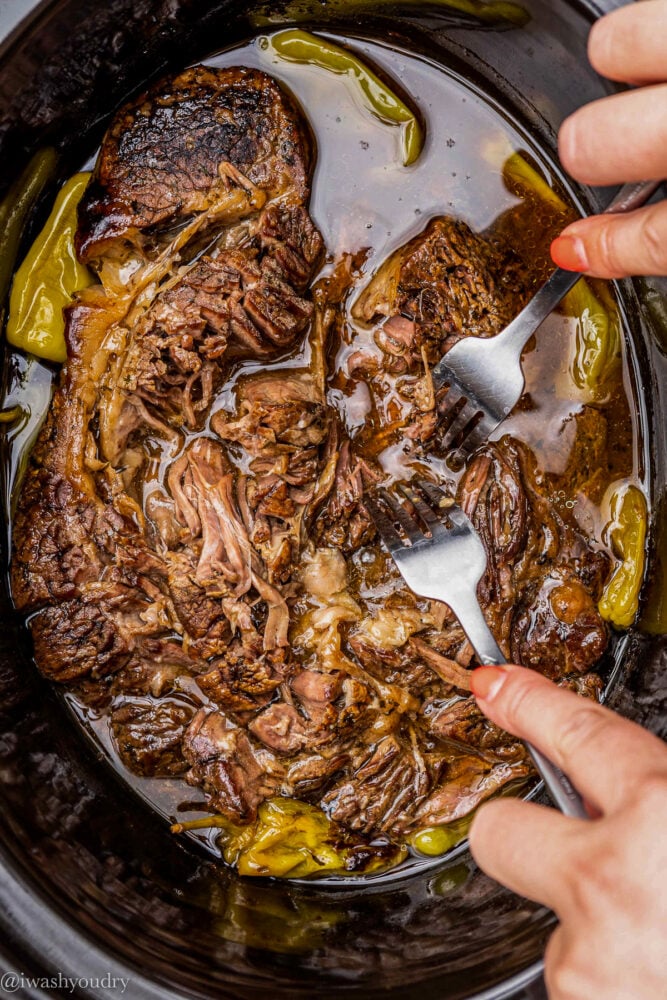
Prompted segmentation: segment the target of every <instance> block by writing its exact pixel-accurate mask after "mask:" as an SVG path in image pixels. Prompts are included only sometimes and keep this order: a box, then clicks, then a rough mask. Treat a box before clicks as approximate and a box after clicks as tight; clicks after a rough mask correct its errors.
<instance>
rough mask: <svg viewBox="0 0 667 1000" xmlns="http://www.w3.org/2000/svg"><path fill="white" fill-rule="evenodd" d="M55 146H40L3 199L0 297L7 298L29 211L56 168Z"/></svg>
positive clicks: (0, 232) (0, 205) (0, 234)
mask: <svg viewBox="0 0 667 1000" xmlns="http://www.w3.org/2000/svg"><path fill="white" fill-rule="evenodd" d="M56 161H57V156H56V152H55V150H54V149H51V148H50V147H47V148H46V149H40V150H39V151H38V152H37V153H35V155H34V156H33V157H32V159H31V160H30V162H29V163H28V165H27V166H26V168H25V169H24V170H23V172H22V173H21V175H20V176H19V177H18V179H17V180H16V181H14V183H13V184H12V186H11V187H10V188H9V191H8V192H7V194H6V195H5V197H4V198H3V200H2V203H0V300H4V298H5V294H6V293H7V289H8V288H9V284H10V282H11V280H12V271H13V269H14V262H15V260H16V254H17V252H18V248H19V243H20V242H21V234H22V232H23V226H24V224H25V220H26V219H27V217H28V214H29V212H30V210H31V208H32V207H33V205H34V204H35V202H36V201H37V199H38V198H39V196H40V194H41V193H42V191H43V190H44V188H45V186H46V185H47V184H48V182H49V181H50V180H51V177H52V176H53V173H54V171H55V168H56Z"/></svg>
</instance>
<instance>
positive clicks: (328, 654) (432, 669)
mask: <svg viewBox="0 0 667 1000" xmlns="http://www.w3.org/2000/svg"><path fill="white" fill-rule="evenodd" d="M311 158H312V151H311V143H310V137H309V133H308V130H307V127H306V125H305V122H304V120H303V118H302V116H301V114H300V112H299V110H298V109H297V108H296V107H295V106H294V103H293V101H292V100H291V98H289V97H288V95H286V94H285V93H284V92H283V91H282V90H281V88H280V87H279V86H278V84H277V83H276V82H275V81H274V80H272V79H271V78H269V77H267V76H266V75H264V74H262V73H260V72H258V71H256V70H249V69H228V70H214V69H208V68H204V67H196V68H194V69H191V70H188V71H187V72H185V73H183V74H181V75H180V76H177V77H175V78H172V79H169V80H167V81H165V82H162V83H161V84H159V85H157V86H156V87H154V88H153V89H152V90H151V91H149V92H148V93H147V94H146V95H144V96H142V97H141V98H139V99H138V100H136V101H134V102H133V103H132V104H130V105H128V106H127V107H125V108H123V109H122V110H121V111H120V113H119V114H118V115H117V117H116V119H115V120H114V121H113V123H112V125H111V127H110V129H109V132H108V133H107V136H106V138H105V140H104V143H103V145H102V150H101V153H100V156H99V159H98V164H97V167H96V170H95V174H94V177H93V180H92V182H91V184H90V186H89V188H88V191H87V194H86V196H85V198H84V202H83V204H82V206H81V211H80V224H79V233H78V246H79V253H80V257H81V259H82V260H85V261H86V262H88V263H89V264H90V266H91V267H93V268H94V269H95V271H96V272H97V274H98V275H99V279H100V283H99V284H98V285H96V286H93V287H92V288H91V289H89V290H87V291H86V292H84V293H82V294H81V296H80V298H79V300H78V302H77V303H76V304H75V305H74V306H73V307H72V308H71V309H70V310H69V315H68V321H67V342H68V363H67V365H66V367H65V369H64V371H63V373H62V378H61V381H60V384H59V386H58V388H57V391H56V394H55V398H54V400H53V404H52V407H51V410H50V413H49V416H48V419H47V422H46V425H45V427H44V429H43V430H42V433H41V435H40V438H39V441H38V443H37V446H36V448H35V449H34V452H33V455H32V460H31V465H30V468H29V471H28V474H27V476H26V479H25V482H24V485H23V491H22V495H21V499H20V503H19V508H18V513H17V517H16V522H15V530H14V557H13V563H12V579H13V592H14V597H15V600H16V603H17V606H18V607H19V608H20V609H21V610H23V611H24V612H26V613H29V614H30V615H31V618H30V624H31V628H32V633H33V637H34V641H35V654H36V658H37V661H38V664H39V666H40V668H41V670H42V671H43V672H44V674H45V675H46V676H48V677H50V678H53V679H54V680H58V681H62V682H66V683H69V684H76V683H78V684H79V685H85V688H86V692H87V697H89V698H90V697H91V686H92V687H95V686H97V688H98V689H99V703H100V704H104V705H106V706H107V707H108V710H109V725H110V731H111V733H112V736H113V739H114V741H115V745H116V747H117V750H118V753H119V755H120V756H121V758H122V760H123V762H124V764H125V765H126V766H127V767H128V768H130V769H133V770H135V771H136V772H137V773H139V774H141V775H154V776H175V775H180V774H184V775H185V778H186V780H187V781H188V782H189V783H190V784H193V785H197V786H199V787H200V788H201V789H203V791H204V792H205V793H206V796H207V799H208V802H209V805H210V808H211V809H212V810H213V811H215V812H216V813H219V814H221V815H222V816H223V817H225V818H226V819H227V820H229V821H230V822H233V823H235V824H243V823H247V822H249V821H251V820H252V819H253V818H254V817H255V816H256V813H257V809H258V806H259V805H260V804H261V803H262V802H263V801H264V800H265V799H267V798H268V797H271V796H292V797H297V798H301V799H304V800H306V801H308V802H310V803H314V804H318V805H320V806H321V808H322V809H323V810H324V812H325V813H326V814H327V815H328V816H329V817H330V818H331V819H332V820H333V821H334V822H335V823H337V824H340V827H338V829H339V830H341V829H342V832H343V833H345V834H347V833H349V831H356V832H357V833H358V835H359V836H360V837H361V838H362V839H363V838H367V839H368V841H369V844H370V842H371V841H373V842H374V843H375V845H376V847H377V850H378V851H380V852H381V851H382V850H386V841H387V839H389V840H393V841H401V840H402V839H404V838H405V837H406V836H407V835H409V834H410V833H411V832H413V831H415V830H418V829H420V828H423V827H426V826H432V825H434V824H440V823H447V822H450V821H452V820H455V819H458V818H460V817H462V816H464V815H466V814H467V813H469V812H470V811H471V810H472V809H474V808H475V806H476V805H477V804H478V803H479V802H480V801H482V800H483V799H484V798H486V797H487V796H489V795H491V794H493V793H494V792H496V791H497V790H498V789H500V788H502V787H503V786H505V785H507V784H508V783H511V782H516V781H520V780H522V779H524V778H525V777H526V776H527V775H528V774H529V771H530V768H529V764H528V762H527V760H526V756H525V753H524V750H523V748H522V746H521V745H520V744H518V743H517V742H516V741H515V740H514V739H512V738H511V737H509V736H508V735H507V734H505V733H503V732H501V731H500V730H498V729H497V728H496V727H495V726H493V725H492V724H491V723H490V722H488V721H487V720H486V719H485V718H484V717H483V716H482V715H481V713H480V712H479V711H478V709H477V707H476V705H475V703H474V700H473V699H472V698H471V697H470V694H469V681H468V678H469V667H470V666H471V662H472V659H473V653H472V650H471V648H470V646H469V644H468V642H467V641H466V638H465V636H464V634H463V632H462V630H461V628H460V627H459V625H458V623H457V622H456V620H455V619H454V618H453V616H452V614H451V612H450V610H449V609H448V608H447V607H445V606H443V605H438V604H437V603H435V602H429V601H424V600H418V599H416V598H415V597H414V596H413V595H412V594H411V593H409V592H408V591H407V590H406V588H405V587H404V585H403V584H402V581H401V579H400V577H399V575H398V573H397V572H396V570H395V568H394V567H393V564H392V563H391V561H390V560H389V559H388V557H387V556H386V554H385V553H384V552H383V551H382V549H381V548H380V546H379V544H378V541H377V539H376V537H375V534H374V530H373V526H372V524H371V522H370V519H369V517H368V514H367V512H366V510H365V508H364V500H363V497H364V491H365V489H367V488H368V487H370V486H372V485H373V484H374V483H377V482H379V481H381V480H383V478H385V473H384V472H383V470H382V468H381V466H380V465H379V464H378V462H377V461H376V458H377V455H378V447H379V446H377V447H376V443H377V441H378V440H380V439H383V440H385V437H384V436H385V434H386V435H388V436H387V437H386V441H391V440H394V441H395V440H399V441H402V442H403V443H402V447H404V454H405V456H406V457H405V461H406V462H407V463H408V464H409V462H411V461H421V462H423V461H425V460H427V459H428V456H429V454H430V453H435V454H437V423H438V421H437V408H438V405H439V401H438V400H437V399H436V398H435V397H434V394H433V392H432V388H431V387H430V384H429V377H428V369H429V366H430V365H432V364H433V363H434V362H435V361H436V360H437V359H438V358H439V357H440V356H441V354H442V353H443V352H444V351H446V350H447V349H448V348H449V347H450V346H451V345H452V344H453V343H455V342H456V340H457V339H458V338H460V337H462V336H465V335H467V334H473V335H478V336H492V335H493V334H494V333H497V332H498V330H499V329H500V328H501V327H502V326H503V325H504V324H505V323H506V322H507V321H508V320H509V319H510V318H511V317H512V316H513V315H514V314H515V313H516V311H517V310H518V309H519V308H520V306H521V305H522V304H523V302H524V301H525V300H526V297H527V295H528V294H529V291H528V289H527V288H526V287H525V284H524V282H523V279H522V277H521V273H520V269H519V268H518V266H517V261H516V260H515V258H514V257H513V255H512V253H511V251H510V250H508V248H507V247H504V246H499V245H497V244H495V243H493V242H491V241H490V240H488V239H486V238H485V237H483V236H480V235H477V234H474V233H473V232H471V231H470V230H469V229H468V228H467V227H466V226H465V225H464V224H463V223H460V222H456V221H454V220H452V219H446V218H442V219H436V220H434V221H433V222H432V223H431V224H430V225H429V226H428V227H427V229H426V230H425V232H424V233H422V234H421V235H420V236H418V237H416V238H415V239H414V240H412V241H411V242H410V243H408V244H407V245H406V246H405V247H404V248H403V249H401V250H400V251H398V253H396V254H395V255H394V256H393V257H392V258H390V260H389V261H388V262H387V263H386V264H385V265H384V266H383V267H382V268H381V269H380V271H379V272H378V273H377V275H376V276H375V278H374V279H373V280H372V281H371V283H370V284H369V286H368V287H367V288H366V290H365V291H363V292H362V293H361V295H360V296H359V298H358V299H357V303H356V306H355V308H354V310H353V315H354V316H355V318H356V320H357V321H358V322H362V323H365V324H366V325H368V326H369V327H371V328H374V329H375V341H376V346H377V348H379V354H378V352H377V351H376V353H375V354H372V355H369V357H368V358H366V359H364V358H363V357H362V358H361V359H359V358H357V360H356V365H357V368H356V370H357V376H356V377H357V378H359V377H363V378H367V382H368V386H369V387H370V391H371V392H375V393H376V396H377V400H378V401H377V407H376V409H377V411H378V412H380V410H381V405H382V400H381V399H380V395H381V393H382V392H383V391H384V390H385V389H387V387H388V386H389V388H390V389H391V395H392V398H396V399H397V398H399V397H400V398H402V399H403V400H404V402H405V419H403V420H398V421H396V426H395V427H393V428H392V427H391V426H387V427H385V426H384V424H383V421H382V420H380V423H379V426H378V425H376V426H375V427H371V428H370V431H369V430H368V429H367V428H366V429H362V431H360V433H359V434H356V435H354V436H351V434H350V432H349V431H347V430H346V429H345V427H344V426H343V423H342V422H341V419H340V416H339V414H338V413H337V411H336V410H335V409H334V408H333V406H331V405H330V397H329V396H328V392H329V389H330V383H331V379H330V378H328V377H327V373H326V371H325V367H326V366H325V363H324V359H325V358H327V357H330V356H331V352H329V353H328V352H327V337H328V336H329V334H330V333H331V330H332V327H333V326H334V325H335V324H333V320H332V310H331V308H330V306H331V302H330V301H329V300H327V297H326V294H323V293H322V292H321V289H320V291H318V293H317V294H316V295H315V296H314V295H313V294H311V292H310V290H309V288H310V283H311V281H312V279H313V277H314V274H315V272H316V271H317V269H318V265H319V264H320V262H321V260H322V257H323V246H322V239H321V237H320V235H319V233H318V231H317V229H316V227H315V226H314V224H313V222H312V220H311V219H310V216H309V214H308V209H307V202H308V196H309V177H310V170H311ZM306 336H309V338H310V356H311V358H312V363H311V365H310V367H309V368H307V369H306V368H298V367H296V366H293V367H291V368H286V367H285V362H284V360H282V359H284V357H285V356H286V354H287V352H290V351H293V350H295V349H297V348H300V347H301V346H302V344H303V341H304V338H305V337H306ZM278 356H281V365H280V366H279V367H276V368H275V369H274V370H273V371H261V372H258V371H257V370H255V371H253V372H252V373H251V374H241V376H240V377H237V374H238V368H239V364H240V363H241V362H244V361H246V362H247V361H248V360H257V359H266V362H265V364H268V365H269V366H270V363H271V361H272V360H273V359H276V358H277V357H278ZM359 372H361V375H359ZM235 373H236V374H235ZM364 373H365V374H364ZM232 377H233V381H232V382H230V378H232ZM232 384H233V385H234V387H235V388H234V392H235V395H234V394H232V393H230V391H229V386H230V385H232ZM225 386H227V388H225ZM387 421H389V417H388V418H387ZM392 434H393V435H394V437H393V438H392V437H391V435H392ZM396 435H398V438H397V436H396ZM547 496H548V484H547V483H546V482H545V481H544V477H543V476H542V475H541V473H540V472H539V470H538V469H537V467H536V463H535V461H534V459H533V456H532V455H531V453H530V452H529V451H528V449H527V448H526V447H525V446H523V445H520V444H519V443H518V442H516V441H514V440H512V439H511V438H505V439H503V440H502V441H500V442H499V443H497V444H490V445H488V446H487V447H486V448H484V449H483V450H481V451H480V452H479V453H478V454H477V455H476V456H474V457H473V459H472V461H471V462H470V463H469V465H468V467H467V469H466V470H465V472H464V474H463V476H462V478H461V480H460V485H459V492H458V499H459V502H460V503H461V504H462V505H463V507H464V508H465V509H466V510H467V512H468V514H469V515H470V517H471V518H472V519H473V521H474V522H475V525H476V527H477V529H478V530H479V532H480V535H481V537H482V539H483V542H484V545H485V547H486V550H487V553H488V557H489V565H488V571H487V573H486V576H485V578H484V580H483V582H482V585H481V587H480V597H481V600H482V603H483V605H484V608H485V612H486V614H487V617H488V619H489V621H490V622H491V623H492V626H493V628H494V632H495V634H496V636H497V638H498V641H499V642H500V644H501V645H502V646H503V647H504V649H505V651H506V653H507V655H508V656H512V657H513V658H514V659H518V660H520V661H521V662H523V663H526V664H528V665H530V666H533V667H534V668H535V669H538V670H542V671H544V672H546V673H548V674H549V675H550V676H552V677H556V678H564V682H565V683H568V684H573V685H575V686H578V688H579V689H581V690H583V691H585V692H586V693H589V694H591V695H592V696H594V695H595V692H596V691H597V689H598V687H597V681H596V679H595V676H594V675H592V674H590V673H589V671H590V670H591V668H592V667H593V666H594V665H595V663H596V661H597V660H598V659H599V658H600V656H601V654H602V653H603V651H604V649H605V646H606V643H607V632H606V628H605V626H604V625H603V623H602V621H601V619H600V616H599V614H598V612H597V605H596V602H597V598H598V597H599V594H600V590H601V587H602V585H603V583H604V581H605V578H606V575H607V572H608V565H607V559H606V556H604V555H603V554H602V553H601V552H598V551H595V549H594V547H593V546H592V545H591V543H589V542H588V541H587V540H586V539H585V538H584V537H583V535H582V534H581V532H580V530H579V529H578V527H577V525H576V523H575V522H574V521H573V520H572V519H571V518H570V519H569V520H568V519H567V517H566V516H565V515H564V514H563V515H562V514H559V513H558V511H557V510H555V509H554V507H553V505H552V504H551V503H550V502H549V500H548V499H547ZM444 571H445V572H446V571H447V568H446V567H445V568H444ZM378 838H379V839H378ZM383 838H384V841H383ZM383 843H384V845H385V846H383ZM373 849H374V848H373V847H372V845H371V846H369V848H368V856H371V855H372V853H373Z"/></svg>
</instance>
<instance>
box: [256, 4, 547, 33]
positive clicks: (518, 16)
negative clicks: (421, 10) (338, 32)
mask: <svg viewBox="0 0 667 1000" xmlns="http://www.w3.org/2000/svg"><path fill="white" fill-rule="evenodd" d="M393 2H394V0H328V2H327V8H328V9H330V10H331V12H333V13H335V12H336V11H337V10H340V11H341V13H344V14H348V13H349V12H350V8H354V7H359V8H362V9H363V8H371V7H375V6H378V5H380V4H383V3H386V4H389V3H393ZM402 2H403V4H406V5H407V4H415V5H417V4H419V5H420V6H423V5H424V0H402ZM313 6H315V5H314V4H313ZM427 6H428V7H448V8H449V9H450V10H455V11H460V12H461V13H462V14H470V15H471V16H472V17H476V18H478V20H480V21H484V22H486V23H487V24H511V25H514V26H516V27H522V26H523V25H524V24H527V23H528V21H530V14H529V13H528V11H527V10H526V9H525V7H522V6H521V4H518V3H511V2H507V0H487V2H484V0H428V4H427ZM312 16H313V11H312V9H309V7H308V5H305V4H303V3H302V2H299V3H288V4H287V5H286V6H285V7H283V8H282V9H281V12H280V13H276V12H275V11H274V10H273V7H272V6H271V5H268V4H267V5H262V6H261V7H259V8H258V9H257V11H255V12H253V13H252V14H251V15H250V17H251V23H252V24H253V25H254V26H255V27H266V26H267V25H270V24H279V23H281V22H284V21H292V22H294V21H296V22H299V21H308V20H312Z"/></svg>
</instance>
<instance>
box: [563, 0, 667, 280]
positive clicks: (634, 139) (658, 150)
mask: <svg viewBox="0 0 667 1000" xmlns="http://www.w3.org/2000/svg"><path fill="white" fill-rule="evenodd" d="M588 55H589V58H590V61H591V63H592V65H593V68H594V69H596V70H597V72H598V73H600V74H601V75H602V76H606V77H609V79H611V80H616V81H619V82H622V83H630V84H636V85H637V87H638V89H637V90H631V91H627V92H624V93H621V94H614V95H613V96H610V97H605V98H602V99H601V100H599V101H593V102H592V103H591V104H588V105H586V106H585V107H583V108H580V109H579V111H576V112H575V113H574V114H573V115H571V116H570V117H569V118H568V119H567V120H566V121H565V122H564V123H563V126H562V128H561V130H560V136H559V152H560V159H561V162H562V164H563V166H564V167H565V169H566V170H567V171H568V172H569V173H570V174H572V176H573V177H575V178H576V179H577V180H579V181H581V182H582V183H584V184H602V185H604V184H623V183H625V182H626V181H650V180H662V179H664V178H665V177H667V0H641V2H639V3H631V4H629V6H627V7H621V9H620V10H616V11H614V12H613V13H611V14H608V15H607V16H606V17H603V18H601V19H600V20H599V21H597V22H596V23H595V25H594V26H593V28H592V30H591V33H590V38H589V42H588ZM551 254H552V257H553V259H554V261H555V262H556V264H559V265H560V266H561V267H564V268H566V269H567V270H570V271H582V272H583V273H586V274H589V275H591V276H592V277H599V278H621V277H625V276H627V275H631V274H651V275H656V274H667V201H663V202H660V203H658V204H656V205H648V206H646V207H645V208H640V209H637V210H636V211H634V212H630V213H628V214H627V215H624V216H621V215H610V216H600V215H598V216H592V217H591V218H588V219H581V220H579V221H577V222H574V223H572V225H570V226H568V227H567V228H566V229H565V230H564V231H563V233H562V234H561V236H560V237H559V238H558V239H557V240H554V243H553V244H552V247H551Z"/></svg>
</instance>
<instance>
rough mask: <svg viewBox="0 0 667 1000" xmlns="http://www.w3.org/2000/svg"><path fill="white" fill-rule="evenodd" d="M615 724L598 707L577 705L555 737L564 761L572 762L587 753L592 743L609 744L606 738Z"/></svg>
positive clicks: (560, 755)
mask: <svg viewBox="0 0 667 1000" xmlns="http://www.w3.org/2000/svg"><path fill="white" fill-rule="evenodd" d="M612 728H613V723H612V722H611V721H610V720H609V719H607V717H606V715H605V713H604V711H603V710H602V709H600V708H598V707H597V706H596V705H587V704H583V705H577V706H576V707H574V708H573V711H572V713H571V715H570V717H569V719H568V720H567V722H565V723H564V724H563V725H562V726H561V727H560V729H559V730H558V733H557V734H556V737H555V742H556V750H557V752H558V755H559V757H560V759H561V760H562V761H570V760H572V758H573V757H575V756H577V757H578V756H579V755H581V754H583V753H585V751H586V747H587V746H590V744H591V743H597V742H602V743H605V742H607V741H606V739H605V737H606V734H607V733H609V730H610V729H612ZM610 736H611V734H610Z"/></svg>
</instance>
